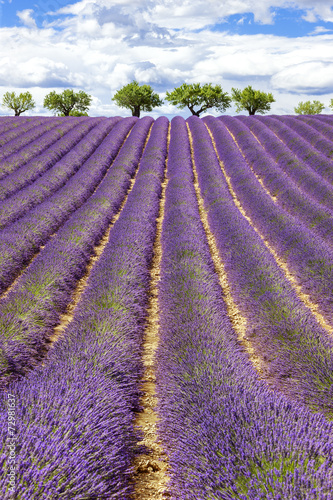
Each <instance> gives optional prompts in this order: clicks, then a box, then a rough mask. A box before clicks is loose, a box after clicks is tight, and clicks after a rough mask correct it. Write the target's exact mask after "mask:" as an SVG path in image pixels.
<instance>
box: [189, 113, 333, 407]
mask: <svg viewBox="0 0 333 500" xmlns="http://www.w3.org/2000/svg"><path fill="white" fill-rule="evenodd" d="M188 123H189V126H190V128H191V131H192V134H193V147H194V157H195V162H196V165H197V169H198V179H199V183H200V189H201V192H202V193H203V197H204V201H205V206H206V207H207V209H208V219H209V222H210V225H211V230H212V232H213V234H214V235H215V238H216V244H217V247H218V249H219V252H220V255H221V258H222V261H223V262H224V264H225V268H226V273H227V277H228V279H229V280H230V286H231V288H232V292H233V295H234V299H235V300H236V303H237V304H238V306H239V308H240V310H241V312H242V314H243V315H244V316H245V317H246V318H247V321H248V323H247V333H246V335H247V337H248V338H251V342H252V343H253V345H254V347H255V349H256V351H257V352H258V353H259V354H260V356H261V358H262V359H263V360H264V361H265V362H266V367H265V369H266V370H267V376H268V377H269V378H270V379H271V383H272V384H273V385H274V386H275V387H276V388H280V389H283V390H284V391H285V393H287V394H289V395H290V396H291V397H292V398H294V399H296V400H298V401H301V402H302V403H305V404H308V405H309V406H310V407H311V408H313V409H315V410H316V411H323V412H325V413H326V414H327V415H331V416H333V401H332V393H331V387H332V383H333V375H332V373H333V370H332V369H333V340H332V338H331V337H329V336H328V333H327V332H326V330H324V329H323V328H322V327H321V326H320V325H319V324H318V322H317V320H316V319H315V317H314V316H313V315H312V313H311V312H310V310H309V309H308V308H306V307H305V306H304V304H303V302H301V300H300V299H299V298H298V296H297V294H296V292H295V291H294V290H293V288H292V287H291V285H290V284H289V283H288V282H287V280H286V277H285V274H284V272H283V271H282V270H281V269H280V268H279V267H278V265H277V263H276V261H275V258H274V257H273V255H272V254H271V253H270V252H269V251H268V249H267V248H266V247H265V245H264V243H263V241H262V239H261V238H260V236H259V235H258V233H256V231H255V230H254V229H253V227H252V226H251V225H250V224H249V222H248V221H247V220H246V219H245V218H244V217H243V215H242V214H241V213H240V211H239V209H238V208H237V207H236V205H235V203H234V201H233V199H232V197H231V194H230V192H229V189H228V187H227V183H226V180H225V178H224V176H223V174H222V171H221V168H220V165H219V163H218V161H217V158H216V154H215V152H214V149H213V146H212V144H211V143H209V135H208V131H207V129H206V127H205V125H204V124H203V123H202V122H201V121H200V120H199V121H197V120H194V119H192V117H191V119H189V120H188ZM214 123H216V127H217V130H220V129H223V126H222V124H221V122H220V121H219V120H218V119H216V120H215V121H214ZM210 126H211V124H210ZM211 130H212V132H213V134H214V135H215V137H216V145H217V149H218V152H219V154H221V155H223V157H222V158H223V161H224V165H225V168H226V169H227V171H228V174H229V175H231V174H230V172H231V170H232V171H233V173H234V174H233V175H234V176H235V178H236V180H237V182H238V183H239V185H240V186H243V188H244V190H247V191H248V192H251V185H250V183H251V180H249V181H248V180H247V178H246V182H245V181H244V177H242V172H243V170H242V169H243V168H244V169H245V167H243V163H242V162H244V159H243V157H242V155H241V154H240V153H239V151H238V152H237V154H236V152H235V151H233V148H234V147H236V146H235V145H234V143H233V141H231V142H230V145H229V144H228V137H227V136H226V140H224V141H223V142H222V141H221V137H220V136H219V135H218V134H216V130H215V129H214V127H213V126H211ZM229 137H230V134H229ZM220 141H221V142H220ZM222 146H223V147H222ZM229 146H230V148H231V149H229ZM222 149H223V151H222ZM236 176H237V177H236ZM260 203H262V201H261V199H260V193H259V194H258V197H257V204H260ZM266 216H267V217H270V214H269V212H266ZM277 219H278V218H277ZM266 220H267V219H266ZM268 220H270V223H271V224H272V226H273V221H272V220H271V219H268ZM278 220H280V219H278ZM273 227H274V226H273ZM292 248H293V250H294V247H292Z"/></svg>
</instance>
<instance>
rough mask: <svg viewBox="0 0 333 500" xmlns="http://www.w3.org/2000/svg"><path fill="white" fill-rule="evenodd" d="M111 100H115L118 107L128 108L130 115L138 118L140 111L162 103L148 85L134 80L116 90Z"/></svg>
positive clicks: (151, 108)
mask: <svg viewBox="0 0 333 500" xmlns="http://www.w3.org/2000/svg"><path fill="white" fill-rule="evenodd" d="M112 101H115V103H116V104H117V106H119V107H120V108H127V109H130V110H131V112H132V116H137V117H138V118H139V117H140V112H141V111H152V110H153V108H156V106H161V105H162V104H163V101H162V100H161V99H160V97H159V95H158V94H156V93H154V91H153V89H152V87H151V86H150V85H139V83H138V82H137V81H136V80H133V82H131V83H129V84H127V85H124V87H122V88H121V89H120V90H118V91H117V92H116V93H115V95H114V96H113V97H112Z"/></svg>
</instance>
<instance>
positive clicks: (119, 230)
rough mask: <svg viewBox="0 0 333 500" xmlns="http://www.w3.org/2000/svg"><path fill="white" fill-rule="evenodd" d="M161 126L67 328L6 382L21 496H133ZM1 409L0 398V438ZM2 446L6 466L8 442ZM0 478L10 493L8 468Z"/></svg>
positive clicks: (159, 123)
mask: <svg viewBox="0 0 333 500" xmlns="http://www.w3.org/2000/svg"><path fill="white" fill-rule="evenodd" d="M144 120H146V119H144ZM167 130H168V121H167V119H166V118H159V119H158V120H156V122H155V123H154V125H153V128H152V131H151V136H150V139H149V141H148V143H147V146H146V149H145V151H144V153H143V156H142V159H141V163H140V167H139V171H138V174H137V177H136V181H135V184H134V187H133V189H132V191H131V192H130V194H129V196H128V199H127V202H126V204H125V206H124V208H123V210H122V212H121V214H120V217H119V219H118V221H117V222H116V223H115V226H114V228H113V229H112V231H111V233H110V239H109V242H108V244H107V245H106V247H105V249H104V252H103V254H102V256H101V258H100V259H99V261H98V263H97V264H96V265H95V267H94V268H93V270H92V273H91V276H90V278H89V281H88V286H87V287H86V289H85V291H84V293H83V296H82V299H81V301H80V304H79V305H78V307H77V309H76V311H75V315H74V319H73V322H72V323H71V325H70V326H69V327H68V329H67V331H66V333H65V336H64V337H63V338H62V339H60V340H59V341H58V342H57V343H56V345H55V346H54V348H53V349H52V351H51V352H50V353H49V356H48V358H47V360H46V361H45V366H44V367H40V368H39V369H37V370H36V371H34V372H32V373H31V374H30V375H29V376H28V377H27V378H26V379H22V380H20V381H19V382H16V383H15V384H12V385H11V386H10V391H12V392H14V393H15V394H16V395H17V399H18V400H19V401H20V408H19V410H18V411H19V414H18V416H17V418H18V420H19V421H20V422H21V424H20V426H19V429H18V433H19V434H18V442H19V443H21V444H23V443H24V446H22V447H21V446H20V450H19V452H18V455H19V457H20V459H19V462H18V470H17V478H18V480H17V491H16V495H17V497H19V498H21V499H23V500H28V499H29V500H34V499H35V500H37V499H38V500H47V499H49V498H59V499H60V498H64V499H65V498H66V499H67V498H68V499H69V498H70V499H71V500H79V499H81V500H83V499H88V498H89V499H93V498H96V499H97V498H98V499H102V498H108V499H109V498H110V499H116V500H125V499H128V500H129V498H130V494H131V492H132V488H133V487H132V485H131V481H130V479H131V472H132V461H133V456H134V454H135V453H136V452H137V451H138V450H136V442H137V440H138V439H139V436H138V434H137V433H136V431H135V430H134V427H133V423H134V419H135V413H136V412H137V411H138V407H139V395H140V388H139V377H140V375H141V374H142V360H141V343H142V335H143V330H144V326H145V316H146V306H147V301H148V292H149V280H150V275H149V267H150V262H151V259H152V255H153V243H154V238H155V231H156V217H157V215H158V210H159V196H160V193H161V181H162V178H163V171H164V165H165V155H166V142H167V141H166V139H167ZM4 418H5V408H4V407H3V406H2V407H1V409H0V419H1V425H0V432H1V433H2V434H1V438H3V437H4V434H3V433H4V425H2V424H3V422H4ZM3 442H4V441H3V439H2V440H1V443H3ZM0 446H1V445H0ZM41 450H43V451H42V452H41ZM1 452H2V454H1V459H0V461H1V465H2V467H5V458H6V457H5V450H4V448H2V449H1ZM4 470H6V469H4ZM0 487H2V491H3V492H4V499H9V498H10V496H9V494H8V493H6V487H7V482H6V477H5V476H2V478H1V479H0Z"/></svg>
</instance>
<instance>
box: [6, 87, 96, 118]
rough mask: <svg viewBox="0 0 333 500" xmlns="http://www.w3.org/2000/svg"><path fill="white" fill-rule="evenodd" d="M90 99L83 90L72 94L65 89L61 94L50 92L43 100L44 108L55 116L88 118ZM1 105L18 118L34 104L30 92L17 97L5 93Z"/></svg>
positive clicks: (13, 94)
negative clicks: (10, 110)
mask: <svg viewBox="0 0 333 500" xmlns="http://www.w3.org/2000/svg"><path fill="white" fill-rule="evenodd" d="M91 101H92V98H91V96H90V95H88V94H86V92H84V91H83V90H80V91H79V92H74V90H71V89H67V90H64V91H63V92H62V93H61V94H57V93H56V92H54V91H52V92H50V93H49V94H47V95H46V96H45V98H44V108H47V109H49V110H51V111H54V112H55V114H56V115H57V116H88V113H87V111H88V109H89V106H90V104H91ZM2 105H3V106H4V107H6V108H8V109H12V110H13V111H14V113H15V116H20V115H21V114H22V113H24V111H28V110H30V109H33V108H34V107H35V106H36V104H35V101H34V100H33V98H32V95H31V94H30V92H22V93H21V94H19V95H18V96H17V95H16V94H15V92H6V93H5V94H4V96H3V99H2Z"/></svg>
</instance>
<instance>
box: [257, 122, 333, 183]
mask: <svg viewBox="0 0 333 500" xmlns="http://www.w3.org/2000/svg"><path fill="white" fill-rule="evenodd" d="M263 118H266V119H264V120H263ZM255 119H256V120H258V121H260V122H262V123H264V125H265V126H266V127H269V129H270V130H271V131H272V132H273V133H274V134H276V136H277V137H278V138H279V139H280V140H281V141H282V142H283V144H284V145H285V146H286V147H287V148H288V149H289V150H290V151H291V152H292V153H293V155H294V156H295V157H296V158H297V159H299V160H300V161H302V162H303V163H304V164H305V165H307V166H308V167H310V168H311V169H312V170H313V171H314V172H317V173H318V174H319V175H320V176H321V177H322V178H323V179H325V180H326V181H328V182H329V183H330V184H333V169H332V160H331V159H329V158H327V157H326V156H325V155H324V154H322V153H321V152H319V151H316V149H315V148H314V147H313V146H311V145H310V144H309V143H308V142H307V141H306V140H305V139H302V137H301V136H300V135H299V134H297V133H296V132H295V131H294V130H292V129H291V128H289V127H287V126H286V125H285V124H284V123H281V121H279V120H277V119H276V118H272V117H270V116H266V117H259V116H257V117H256V118H255Z"/></svg>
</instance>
